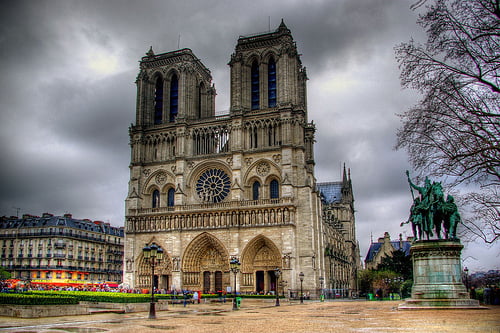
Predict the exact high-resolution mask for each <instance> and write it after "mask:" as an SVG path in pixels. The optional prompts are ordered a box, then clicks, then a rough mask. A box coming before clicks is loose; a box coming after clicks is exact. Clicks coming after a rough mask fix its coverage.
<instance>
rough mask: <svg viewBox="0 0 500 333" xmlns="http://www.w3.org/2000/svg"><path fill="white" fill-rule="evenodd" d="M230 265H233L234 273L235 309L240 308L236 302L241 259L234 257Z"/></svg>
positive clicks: (232, 270)
mask: <svg viewBox="0 0 500 333" xmlns="http://www.w3.org/2000/svg"><path fill="white" fill-rule="evenodd" d="M229 265H230V266H231V268H230V269H231V272H233V273H234V291H233V294H234V295H233V310H238V306H237V304H236V275H237V274H238V272H239V271H240V265H241V263H240V261H239V260H238V258H236V257H232V258H231V261H230V262H229Z"/></svg>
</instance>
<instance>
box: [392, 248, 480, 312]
mask: <svg viewBox="0 0 500 333" xmlns="http://www.w3.org/2000/svg"><path fill="white" fill-rule="evenodd" d="M462 249H463V245H462V244H460V241H459V240H450V239H444V240H443V239H439V240H424V241H417V242H415V243H414V244H412V246H411V249H410V253H411V258H412V262H413V287H412V289H411V299H408V300H406V301H405V303H403V304H401V305H400V306H399V309H401V310H417V309H481V308H483V307H481V306H480V305H479V301H478V300H474V299H470V297H469V293H468V292H467V290H466V288H465V286H464V284H463V283H462V266H461V261H460V255H461V251H462Z"/></svg>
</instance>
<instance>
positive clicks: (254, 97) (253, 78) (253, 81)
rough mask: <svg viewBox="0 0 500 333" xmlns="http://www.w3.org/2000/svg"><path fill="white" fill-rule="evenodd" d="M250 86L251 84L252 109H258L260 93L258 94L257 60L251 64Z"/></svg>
mask: <svg viewBox="0 0 500 333" xmlns="http://www.w3.org/2000/svg"><path fill="white" fill-rule="evenodd" d="M251 86H252V110H258V109H259V107H260V95H259V65H258V64H257V61H254V62H253V64H252V72H251Z"/></svg>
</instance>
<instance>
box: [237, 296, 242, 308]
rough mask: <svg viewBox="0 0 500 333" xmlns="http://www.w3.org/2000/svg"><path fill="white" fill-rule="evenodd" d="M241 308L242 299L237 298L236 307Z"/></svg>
mask: <svg viewBox="0 0 500 333" xmlns="http://www.w3.org/2000/svg"><path fill="white" fill-rule="evenodd" d="M240 306H241V297H236V307H237V308H238V309H239V308H240Z"/></svg>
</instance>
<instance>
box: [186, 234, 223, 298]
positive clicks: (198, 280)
mask: <svg viewBox="0 0 500 333" xmlns="http://www.w3.org/2000/svg"><path fill="white" fill-rule="evenodd" d="M229 282H230V276H229V254H228V252H227V250H226V248H225V247H224V245H223V244H222V242H221V241H220V240H218V239H217V238H216V237H215V236H213V235H211V234H209V233H206V232H204V233H202V234H200V235H198V236H197V237H196V238H195V239H193V240H192V241H191V243H189V245H188V247H187V248H186V251H185V252H184V257H183V260H182V285H183V288H184V289H189V290H202V291H204V292H208V291H218V290H225V288H226V287H227V286H228V285H229Z"/></svg>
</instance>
